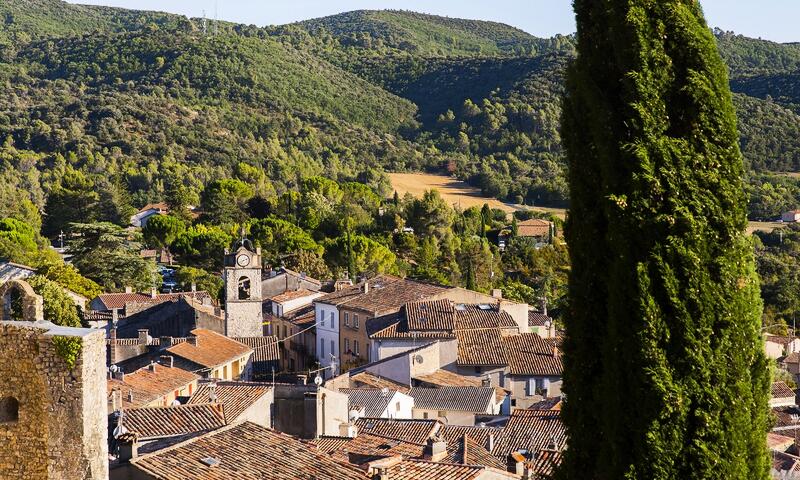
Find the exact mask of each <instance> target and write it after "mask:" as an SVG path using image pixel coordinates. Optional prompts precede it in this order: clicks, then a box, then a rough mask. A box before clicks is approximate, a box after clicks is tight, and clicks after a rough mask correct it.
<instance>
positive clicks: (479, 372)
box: [475, 367, 481, 375]
mask: <svg viewBox="0 0 800 480" xmlns="http://www.w3.org/2000/svg"><path fill="white" fill-rule="evenodd" d="M480 374H481V367H475V375H480Z"/></svg>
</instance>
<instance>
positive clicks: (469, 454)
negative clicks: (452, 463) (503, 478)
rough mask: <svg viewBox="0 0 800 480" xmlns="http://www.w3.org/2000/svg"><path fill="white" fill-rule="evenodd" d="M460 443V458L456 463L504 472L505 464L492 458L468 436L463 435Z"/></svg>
mask: <svg viewBox="0 0 800 480" xmlns="http://www.w3.org/2000/svg"><path fill="white" fill-rule="evenodd" d="M460 443H461V448H460V450H461V452H460V453H461V458H460V459H459V462H458V463H462V464H464V465H483V466H485V467H492V468H496V469H498V470H505V469H506V468H507V465H506V463H505V462H502V461H500V460H499V459H497V458H496V457H493V456H492V454H491V453H489V451H488V450H486V448H485V447H484V446H483V445H481V444H480V443H478V442H476V441H475V440H473V439H472V438H471V437H470V436H469V435H466V434H465V435H464V436H463V437H462V439H461V442H460Z"/></svg>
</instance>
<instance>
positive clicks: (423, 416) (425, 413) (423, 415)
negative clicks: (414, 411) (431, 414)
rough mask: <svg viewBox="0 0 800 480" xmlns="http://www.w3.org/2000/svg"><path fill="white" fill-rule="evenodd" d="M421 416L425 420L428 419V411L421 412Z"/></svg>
mask: <svg viewBox="0 0 800 480" xmlns="http://www.w3.org/2000/svg"><path fill="white" fill-rule="evenodd" d="M422 418H424V419H425V420H427V419H428V412H422Z"/></svg>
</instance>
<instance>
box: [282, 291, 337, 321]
mask: <svg viewBox="0 0 800 480" xmlns="http://www.w3.org/2000/svg"><path fill="white" fill-rule="evenodd" d="M323 295H325V294H324V293H314V294H312V295H306V296H305V297H299V298H293V299H292V300H288V301H286V302H281V303H278V302H272V314H273V315H275V316H276V317H282V316H283V315H285V314H286V313H289V312H291V311H292V310H297V309H298V308H300V307H305V306H306V305H311V302H313V301H314V300H315V299H317V298H319V297H321V296H323Z"/></svg>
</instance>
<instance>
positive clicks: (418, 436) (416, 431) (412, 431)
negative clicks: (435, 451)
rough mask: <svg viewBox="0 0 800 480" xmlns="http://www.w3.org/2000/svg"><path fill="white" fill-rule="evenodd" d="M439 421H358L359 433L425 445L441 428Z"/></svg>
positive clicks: (363, 419)
mask: <svg viewBox="0 0 800 480" xmlns="http://www.w3.org/2000/svg"><path fill="white" fill-rule="evenodd" d="M441 425H442V424H441V423H439V422H438V421H437V420H389V419H385V418H360V419H358V420H356V427H358V432H359V433H362V432H363V433H370V434H373V435H378V436H381V437H385V438H393V439H396V440H403V441H406V442H411V443H419V444H422V443H425V442H426V441H427V440H428V438H430V437H431V435H433V434H434V433H436V432H437V431H438V430H439V428H440V427H441Z"/></svg>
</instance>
